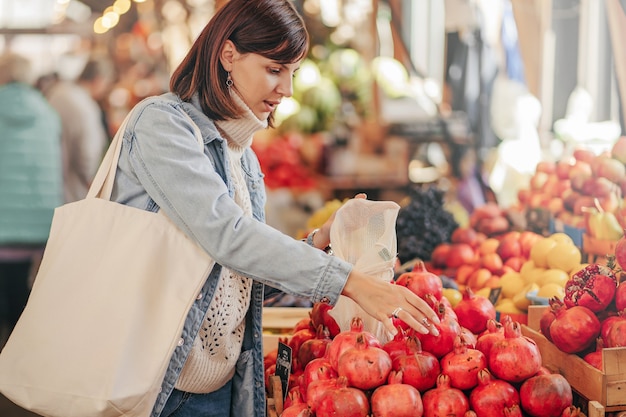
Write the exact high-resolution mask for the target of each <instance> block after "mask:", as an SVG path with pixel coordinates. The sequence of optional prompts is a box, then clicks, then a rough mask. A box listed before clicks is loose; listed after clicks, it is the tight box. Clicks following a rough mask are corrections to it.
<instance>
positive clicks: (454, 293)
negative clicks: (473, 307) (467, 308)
mask: <svg viewBox="0 0 626 417" xmlns="http://www.w3.org/2000/svg"><path fill="white" fill-rule="evenodd" d="M443 296H444V297H446V299H447V300H448V301H450V305H451V306H452V308H454V307H456V305H457V304H458V303H459V301H461V299H462V298H463V294H462V293H461V291H459V290H456V289H454V288H444V289H443Z"/></svg>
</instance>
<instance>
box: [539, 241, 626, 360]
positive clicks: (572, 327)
mask: <svg viewBox="0 0 626 417" xmlns="http://www.w3.org/2000/svg"><path fill="white" fill-rule="evenodd" d="M624 266H626V238H622V239H620V241H619V242H618V243H617V247H616V250H615V257H609V262H608V263H607V264H606V265H603V264H596V263H593V264H589V265H587V266H585V267H584V268H583V269H581V270H580V271H578V272H576V273H575V274H574V275H573V276H572V277H571V278H570V279H569V280H568V281H567V283H566V285H565V297H564V298H563V300H560V299H558V298H552V299H550V302H549V304H550V307H549V308H548V309H547V310H546V311H545V312H544V313H543V314H542V316H541V320H540V330H541V333H542V334H543V335H544V336H545V337H546V338H547V339H548V340H550V341H551V342H552V343H553V344H554V345H555V346H556V347H557V348H559V349H560V350H561V351H563V352H566V353H571V354H576V355H578V356H580V357H582V358H583V359H584V360H585V361H587V362H588V363H590V364H591V365H593V366H595V367H596V368H598V369H600V370H603V368H602V349H603V348H611V347H623V346H626V279H623V278H622V277H624V276H626V274H624V272H623V271H622V270H623V267H624Z"/></svg>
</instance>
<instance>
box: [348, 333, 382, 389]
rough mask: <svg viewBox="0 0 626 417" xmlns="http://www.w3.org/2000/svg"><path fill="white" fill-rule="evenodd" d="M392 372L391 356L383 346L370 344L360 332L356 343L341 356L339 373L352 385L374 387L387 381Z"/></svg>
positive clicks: (364, 387)
mask: <svg viewBox="0 0 626 417" xmlns="http://www.w3.org/2000/svg"><path fill="white" fill-rule="evenodd" d="M390 372H391V358H390V357H389V354H388V353H387V352H385V351H384V350H383V349H382V348H379V347H374V346H370V345H368V343H367V340H366V339H365V337H364V336H363V333H361V334H359V336H358V337H357V339H356V345H355V346H354V347H353V348H350V349H348V350H346V351H345V352H344V353H343V354H342V355H341V356H340V357H339V363H338V366H337V373H338V374H339V376H340V377H342V376H343V377H345V378H346V379H347V381H348V384H349V385H350V386H351V387H355V388H359V389H362V390H369V389H374V388H377V387H379V386H381V385H382V384H384V383H385V382H386V381H387V377H388V376H389V373H390Z"/></svg>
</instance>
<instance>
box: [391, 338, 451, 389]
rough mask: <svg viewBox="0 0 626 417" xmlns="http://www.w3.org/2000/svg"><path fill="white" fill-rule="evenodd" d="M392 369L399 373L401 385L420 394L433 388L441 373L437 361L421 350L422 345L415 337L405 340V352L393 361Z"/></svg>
mask: <svg viewBox="0 0 626 417" xmlns="http://www.w3.org/2000/svg"><path fill="white" fill-rule="evenodd" d="M392 369H393V371H396V372H401V375H402V382H403V383H405V384H409V385H411V386H413V387H415V388H416V389H418V390H419V391H420V392H425V391H426V390H429V389H431V388H432V387H434V386H435V385H436V383H437V377H438V376H439V373H440V371H441V367H440V364H439V360H437V358H436V357H435V355H433V354H432V353H430V352H425V351H423V350H422V344H421V342H420V340H419V339H418V338H417V337H416V336H409V337H408V338H407V342H406V347H405V351H404V353H403V354H399V355H397V356H396V357H395V358H394V359H393V361H392Z"/></svg>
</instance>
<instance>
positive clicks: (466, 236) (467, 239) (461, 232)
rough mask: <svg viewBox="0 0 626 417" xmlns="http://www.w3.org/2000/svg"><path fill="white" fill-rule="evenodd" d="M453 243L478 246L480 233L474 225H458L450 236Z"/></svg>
mask: <svg viewBox="0 0 626 417" xmlns="http://www.w3.org/2000/svg"><path fill="white" fill-rule="evenodd" d="M450 242H452V243H467V244H468V245H470V246H471V247H473V248H475V247H476V246H478V234H477V232H476V230H474V229H473V228H472V227H469V226H465V227H457V228H456V229H454V231H453V232H452V235H451V236H450Z"/></svg>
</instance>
